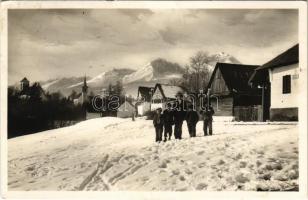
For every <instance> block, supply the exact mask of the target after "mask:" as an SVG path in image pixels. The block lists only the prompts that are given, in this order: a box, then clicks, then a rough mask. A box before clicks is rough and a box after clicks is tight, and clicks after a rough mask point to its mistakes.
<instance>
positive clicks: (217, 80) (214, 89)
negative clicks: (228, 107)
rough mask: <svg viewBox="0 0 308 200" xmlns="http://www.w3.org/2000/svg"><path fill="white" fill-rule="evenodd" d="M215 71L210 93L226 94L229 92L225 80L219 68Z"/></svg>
mask: <svg viewBox="0 0 308 200" xmlns="http://www.w3.org/2000/svg"><path fill="white" fill-rule="evenodd" d="M213 73H215V76H214V79H213V82H212V85H211V94H213V95H217V96H220V95H228V94H229V93H230V91H229V89H228V86H227V84H226V82H225V80H224V79H223V77H222V74H221V71H220V69H219V68H217V69H216V71H214V72H213Z"/></svg>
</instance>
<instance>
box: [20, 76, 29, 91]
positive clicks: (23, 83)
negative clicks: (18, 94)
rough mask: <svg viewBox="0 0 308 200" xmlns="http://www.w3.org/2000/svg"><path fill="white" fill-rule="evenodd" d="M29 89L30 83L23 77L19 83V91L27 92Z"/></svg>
mask: <svg viewBox="0 0 308 200" xmlns="http://www.w3.org/2000/svg"><path fill="white" fill-rule="evenodd" d="M29 87H30V81H29V80H28V79H27V78H26V77H24V78H23V79H22V80H21V81H20V91H24V90H28V89H29Z"/></svg>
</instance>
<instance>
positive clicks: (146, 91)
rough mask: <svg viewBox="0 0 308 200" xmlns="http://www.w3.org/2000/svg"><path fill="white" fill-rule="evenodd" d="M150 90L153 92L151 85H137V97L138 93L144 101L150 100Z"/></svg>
mask: <svg viewBox="0 0 308 200" xmlns="http://www.w3.org/2000/svg"><path fill="white" fill-rule="evenodd" d="M151 90H153V92H154V88H153V87H144V86H139V87H138V97H139V95H140V96H141V98H144V100H145V101H150V100H151Z"/></svg>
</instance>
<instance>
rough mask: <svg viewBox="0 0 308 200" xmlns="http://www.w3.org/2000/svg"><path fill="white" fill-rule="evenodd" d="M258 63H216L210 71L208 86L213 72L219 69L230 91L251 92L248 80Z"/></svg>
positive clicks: (213, 74) (211, 80) (212, 78)
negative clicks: (211, 71)
mask: <svg viewBox="0 0 308 200" xmlns="http://www.w3.org/2000/svg"><path fill="white" fill-rule="evenodd" d="M258 67H259V66H258V65H242V64H230V63H217V64H216V66H215V69H214V71H213V73H212V76H211V79H210V82H209V84H208V88H209V87H211V85H212V82H213V81H214V78H215V73H216V72H217V70H218V69H219V70H220V72H221V75H222V77H223V79H224V81H225V83H226V85H227V87H228V89H229V91H230V92H253V91H252V88H251V87H250V86H249V85H248V80H249V78H250V77H251V75H252V74H253V72H254V70H255V69H256V68H258Z"/></svg>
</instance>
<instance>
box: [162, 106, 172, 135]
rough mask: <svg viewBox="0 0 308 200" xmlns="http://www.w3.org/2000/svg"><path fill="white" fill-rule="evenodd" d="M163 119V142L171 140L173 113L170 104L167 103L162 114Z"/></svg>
mask: <svg viewBox="0 0 308 200" xmlns="http://www.w3.org/2000/svg"><path fill="white" fill-rule="evenodd" d="M163 117H164V129H165V130H164V138H165V140H164V141H167V138H168V140H170V139H171V136H172V126H173V125H174V113H173V110H172V109H171V104H170V103H167V108H166V109H165V110H164V112H163Z"/></svg>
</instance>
